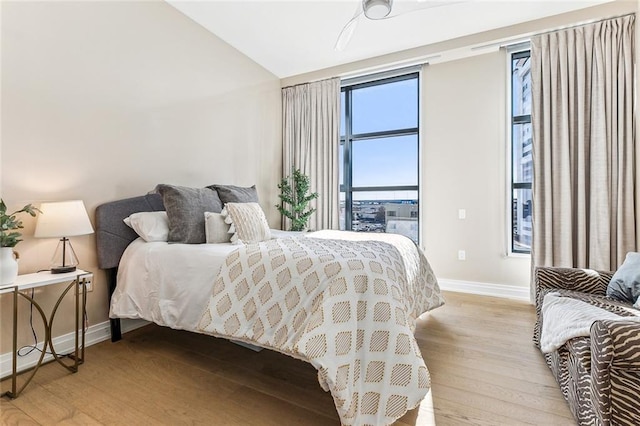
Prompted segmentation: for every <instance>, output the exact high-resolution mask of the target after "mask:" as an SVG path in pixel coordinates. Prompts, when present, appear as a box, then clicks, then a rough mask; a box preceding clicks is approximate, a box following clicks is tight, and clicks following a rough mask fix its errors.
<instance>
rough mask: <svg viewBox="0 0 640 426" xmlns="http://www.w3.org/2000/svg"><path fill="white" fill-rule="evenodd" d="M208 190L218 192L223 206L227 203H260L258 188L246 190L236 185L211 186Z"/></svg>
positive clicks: (252, 187) (253, 187)
mask: <svg viewBox="0 0 640 426" xmlns="http://www.w3.org/2000/svg"><path fill="white" fill-rule="evenodd" d="M207 188H211V189H215V190H216V191H218V196H219V197H220V200H221V201H222V203H223V204H227V203H259V202H260V201H259V200H258V190H256V186H255V185H253V186H251V187H248V188H245V187H242V186H234V185H211V186H208V187H207Z"/></svg>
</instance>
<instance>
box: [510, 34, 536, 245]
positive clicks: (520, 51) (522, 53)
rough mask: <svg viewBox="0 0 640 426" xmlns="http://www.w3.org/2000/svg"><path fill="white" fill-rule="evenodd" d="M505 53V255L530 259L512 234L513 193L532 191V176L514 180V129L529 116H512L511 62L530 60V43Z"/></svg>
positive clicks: (526, 120) (522, 44) (528, 118)
mask: <svg viewBox="0 0 640 426" xmlns="http://www.w3.org/2000/svg"><path fill="white" fill-rule="evenodd" d="M506 51H507V55H506V57H507V61H506V69H507V97H506V100H507V105H508V108H507V114H506V115H507V120H506V121H507V126H508V128H507V135H508V136H507V179H506V183H507V185H506V189H507V196H506V201H507V202H506V210H507V216H506V217H507V221H506V222H507V223H506V229H507V241H506V244H507V255H508V256H513V257H527V258H528V257H530V256H531V249H529V250H522V249H517V248H516V247H515V234H514V223H515V222H514V208H513V199H514V198H513V193H514V191H515V190H518V189H529V190H533V176H532V177H531V182H523V181H520V182H516V181H515V180H514V166H515V165H514V159H513V151H514V146H513V144H514V134H513V133H514V127H515V126H516V125H518V124H531V114H523V115H514V102H513V61H514V60H515V59H519V58H523V57H529V58H531V45H530V42H525V43H520V44H517V45H515V46H511V47H509V48H507V49H506Z"/></svg>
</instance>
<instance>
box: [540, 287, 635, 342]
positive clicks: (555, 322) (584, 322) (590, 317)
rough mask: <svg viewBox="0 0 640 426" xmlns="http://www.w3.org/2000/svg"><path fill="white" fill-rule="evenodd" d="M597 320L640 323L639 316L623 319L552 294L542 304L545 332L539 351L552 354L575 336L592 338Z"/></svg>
mask: <svg viewBox="0 0 640 426" xmlns="http://www.w3.org/2000/svg"><path fill="white" fill-rule="evenodd" d="M597 320H625V321H626V320H629V321H640V318H638V317H621V316H620V315H616V314H614V313H613V312H609V311H607V310H604V309H602V308H598V307H597V306H593V305H590V304H588V303H585V302H583V301H581V300H576V299H573V298H571V297H562V296H561V295H560V294H559V293H549V294H547V295H545V296H544V300H543V301H542V331H541V333H540V349H541V350H542V352H543V353H550V352H553V351H555V350H557V349H558V348H559V347H560V346H562V345H564V344H565V343H566V342H567V341H568V340H570V339H573V338H575V337H581V336H589V333H590V330H591V325H592V324H593V323H594V321H597Z"/></svg>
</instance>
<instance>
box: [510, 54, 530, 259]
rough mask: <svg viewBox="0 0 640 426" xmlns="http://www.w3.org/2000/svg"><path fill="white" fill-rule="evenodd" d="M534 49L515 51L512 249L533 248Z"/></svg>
mask: <svg viewBox="0 0 640 426" xmlns="http://www.w3.org/2000/svg"><path fill="white" fill-rule="evenodd" d="M531 141H532V135H531V60H530V51H529V50H524V51H517V52H512V53H511V191H510V192H511V252H512V253H530V252H531V215H532V213H533V211H532V207H533V206H532V201H531V199H532V193H531V184H532V182H533V157H532V153H531V148H532V147H531Z"/></svg>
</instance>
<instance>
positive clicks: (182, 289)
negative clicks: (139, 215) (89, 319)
mask: <svg viewBox="0 0 640 426" xmlns="http://www.w3.org/2000/svg"><path fill="white" fill-rule="evenodd" d="M237 248H238V247H237V246H234V245H232V244H230V243H227V244H168V243H166V242H151V243H147V242H144V240H142V239H141V238H138V239H137V240H135V241H134V242H132V243H131V244H130V245H129V247H127V249H126V250H125V252H124V254H123V256H122V260H121V261H120V266H119V268H118V286H117V287H116V290H115V291H114V293H113V296H112V298H111V311H110V313H109V316H110V317H111V318H142V319H145V320H147V321H153V322H155V323H156V324H159V325H163V326H167V327H171V328H177V329H184V330H190V331H195V330H196V326H197V325H198V322H199V321H200V317H201V315H202V312H203V310H204V309H205V307H206V306H207V302H208V301H209V300H208V298H203V297H202V294H203V292H205V293H206V292H210V291H211V285H212V283H213V282H214V281H215V277H216V276H217V274H218V271H219V269H220V265H221V264H222V262H223V261H224V259H225V257H226V256H227V254H229V253H230V252H232V251H233V250H235V249H237Z"/></svg>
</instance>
